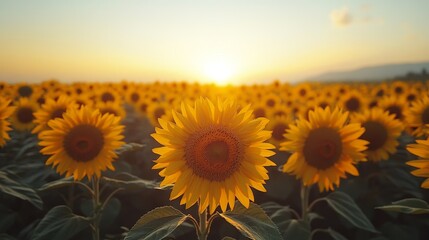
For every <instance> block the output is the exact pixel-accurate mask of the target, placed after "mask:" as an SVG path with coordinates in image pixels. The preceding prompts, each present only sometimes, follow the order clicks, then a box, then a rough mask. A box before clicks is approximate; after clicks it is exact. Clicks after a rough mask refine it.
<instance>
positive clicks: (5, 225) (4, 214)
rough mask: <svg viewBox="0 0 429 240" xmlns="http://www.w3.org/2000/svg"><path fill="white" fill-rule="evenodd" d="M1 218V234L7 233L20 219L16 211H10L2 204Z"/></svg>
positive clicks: (0, 209)
mask: <svg viewBox="0 0 429 240" xmlns="http://www.w3.org/2000/svg"><path fill="white" fill-rule="evenodd" d="M0 216H1V218H0V232H6V231H7V230H8V229H9V228H10V227H11V226H13V224H14V223H15V220H16V219H18V218H19V214H18V213H17V212H16V211H14V210H12V209H9V208H8V207H6V206H3V205H2V204H0ZM0 239H2V238H0Z"/></svg>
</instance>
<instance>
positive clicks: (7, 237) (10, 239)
mask: <svg viewBox="0 0 429 240" xmlns="http://www.w3.org/2000/svg"><path fill="white" fill-rule="evenodd" d="M0 239H2V240H15V239H16V238H14V237H12V236H10V235H8V234H6V233H0Z"/></svg>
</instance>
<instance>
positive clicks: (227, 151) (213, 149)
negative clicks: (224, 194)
mask: <svg viewBox="0 0 429 240" xmlns="http://www.w3.org/2000/svg"><path fill="white" fill-rule="evenodd" d="M242 158H243V150H242V146H241V143H240V141H239V139H238V138H237V137H236V136H235V134H233V133H232V132H231V131H230V130H229V129H227V128H225V127H223V126H212V127H209V128H208V129H205V130H202V131H201V132H198V133H195V134H193V135H191V136H190V137H189V139H188V140H187V141H186V144H185V160H186V163H187V165H188V166H189V167H190V168H191V169H192V170H193V172H194V173H195V174H196V175H197V176H199V177H202V178H204V179H208V180H210V181H219V182H220V181H223V180H225V179H227V178H228V177H230V176H231V175H232V174H233V173H234V172H235V171H237V169H238V168H239V166H240V161H241V159H242Z"/></svg>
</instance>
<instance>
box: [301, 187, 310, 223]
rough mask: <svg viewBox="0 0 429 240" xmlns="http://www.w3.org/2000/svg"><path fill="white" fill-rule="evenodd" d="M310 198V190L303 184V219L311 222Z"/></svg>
mask: <svg viewBox="0 0 429 240" xmlns="http://www.w3.org/2000/svg"><path fill="white" fill-rule="evenodd" d="M309 196H310V188H309V187H306V186H304V183H302V184H301V208H302V210H301V219H302V220H304V221H306V222H309V219H308V212H309V210H310V209H309V208H308V199H309Z"/></svg>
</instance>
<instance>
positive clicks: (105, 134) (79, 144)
mask: <svg viewBox="0 0 429 240" xmlns="http://www.w3.org/2000/svg"><path fill="white" fill-rule="evenodd" d="M119 121H120V118H119V117H115V116H113V115H112V114H103V115H102V114H101V113H100V112H99V111H98V110H93V109H91V108H89V107H81V108H80V109H77V108H70V109H68V110H67V111H66V113H64V115H63V118H56V119H54V120H51V121H49V122H48V125H49V127H50V128H51V130H46V131H43V132H42V133H41V134H39V138H40V142H39V145H41V146H43V147H44V148H43V149H42V150H40V152H41V153H42V154H45V155H52V156H50V157H49V159H48V160H47V161H46V165H53V167H55V166H57V172H58V173H59V174H64V173H66V176H67V177H69V176H73V177H74V179H75V180H81V179H82V178H84V177H85V176H87V177H88V179H91V177H92V176H93V175H94V174H95V175H96V176H97V177H100V175H101V171H104V170H106V168H109V169H111V170H114V167H113V165H112V161H113V159H114V158H116V157H117V155H116V153H115V149H118V148H119V147H121V146H122V144H124V142H122V141H121V140H122V139H123V135H122V130H123V128H124V126H122V125H120V124H119Z"/></svg>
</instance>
